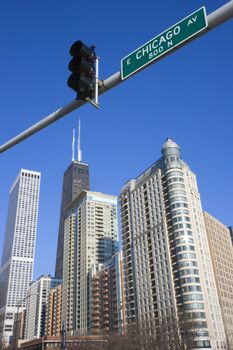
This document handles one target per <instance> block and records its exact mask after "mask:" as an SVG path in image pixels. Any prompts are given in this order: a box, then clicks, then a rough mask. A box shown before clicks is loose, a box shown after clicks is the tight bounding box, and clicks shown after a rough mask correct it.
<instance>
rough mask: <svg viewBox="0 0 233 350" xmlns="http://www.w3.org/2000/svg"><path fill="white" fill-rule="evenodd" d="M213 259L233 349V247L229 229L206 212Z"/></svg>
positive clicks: (226, 329)
mask: <svg viewBox="0 0 233 350" xmlns="http://www.w3.org/2000/svg"><path fill="white" fill-rule="evenodd" d="M204 218H205V224H206V231H207V235H208V240H209V245H210V251H211V258H212V263H213V266H214V272H215V278H216V282H217V287H218V296H219V301H220V306H221V310H222V315H223V321H224V326H225V331H226V336H227V341H228V348H229V349H233V247H232V244H231V236H230V232H229V229H228V228H227V227H226V226H225V225H224V224H223V223H221V222H220V221H218V220H217V219H216V218H214V217H213V216H212V215H210V214H209V213H207V212H204Z"/></svg>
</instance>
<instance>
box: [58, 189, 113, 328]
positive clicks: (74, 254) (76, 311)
mask: <svg viewBox="0 0 233 350" xmlns="http://www.w3.org/2000/svg"><path fill="white" fill-rule="evenodd" d="M67 213H68V215H67V218H66V220H65V231H64V259H63V288H62V323H63V324H64V327H65V329H66V331H67V332H77V334H80V335H85V334H87V333H89V332H90V331H91V305H92V300H91V298H90V286H91V283H90V282H91V268H92V267H93V266H97V265H98V264H100V263H105V262H106V261H107V260H109V259H111V258H112V256H113V255H114V254H115V252H116V250H117V248H118V245H117V240H118V227H117V197H115V196H110V195H107V194H102V193H98V192H90V191H83V192H82V193H81V194H80V195H79V196H78V197H77V198H76V199H75V200H74V201H73V202H72V203H71V204H70V205H69V206H68V207H67Z"/></svg>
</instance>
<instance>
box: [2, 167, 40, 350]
mask: <svg viewBox="0 0 233 350" xmlns="http://www.w3.org/2000/svg"><path fill="white" fill-rule="evenodd" d="M40 177H41V176H40V173H38V172H35V171H31V170H25V169H21V171H20V173H19V175H18V177H17V178H16V180H15V182H14V184H13V186H12V187H11V190H10V201H9V208H8V216H7V224H6V232H5V240H4V248H3V255H2V263H1V269H0V336H2V337H5V339H6V341H7V343H8V342H9V341H11V339H12V337H13V324H14V318H15V314H16V313H17V312H18V311H19V307H21V308H22V307H25V305H26V296H27V289H28V287H29V284H30V283H31V281H32V276H33V269H34V256H35V243H36V231H37V217H38V205H39V192H40Z"/></svg>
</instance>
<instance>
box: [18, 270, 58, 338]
mask: <svg viewBox="0 0 233 350" xmlns="http://www.w3.org/2000/svg"><path fill="white" fill-rule="evenodd" d="M59 284H61V280H60V279H55V278H53V277H51V276H49V275H42V276H40V277H39V278H38V279H37V280H36V281H34V282H32V283H31V285H30V287H29V288H28V292H27V305H26V327H25V339H27V340H32V339H34V338H40V337H43V336H44V335H45V321H46V305H47V302H48V298H49V292H50V289H51V288H54V287H56V286H57V285H59Z"/></svg>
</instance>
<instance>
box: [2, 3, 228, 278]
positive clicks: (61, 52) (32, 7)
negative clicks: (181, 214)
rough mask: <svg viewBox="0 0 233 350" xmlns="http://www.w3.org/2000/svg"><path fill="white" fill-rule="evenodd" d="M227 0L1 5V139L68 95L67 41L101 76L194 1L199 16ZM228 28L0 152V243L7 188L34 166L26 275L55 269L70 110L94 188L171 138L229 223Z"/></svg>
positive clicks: (118, 180) (130, 172)
mask: <svg viewBox="0 0 233 350" xmlns="http://www.w3.org/2000/svg"><path fill="white" fill-rule="evenodd" d="M225 3H226V1H220V0H211V1H210V0H203V1H199V0H196V1H192V0H189V1H187V0H180V1H174V0H163V1H145V2H143V4H142V3H141V2H135V1H128V2H126V1H123V0H118V1H116V2H107V1H101V2H94V1H89V2H80V1H79V2H78V1H75V0H69V1H62V0H61V1H55V0H50V1H48V0H47V1H45V0H41V1H31V0H30V1H29V0H23V1H16V0H15V1H12V0H9V1H4V2H1V5H0V38H1V58H0V60H1V65H0V76H1V79H0V91H1V112H0V118H1V131H0V144H3V143H4V142H6V141H7V140H9V139H10V138H12V137H14V136H15V135H17V134H18V133H20V132H21V131H23V130H24V129H26V128H28V127H29V126H31V125H33V124H34V123H35V122H37V121H39V120H40V119H42V118H44V117H45V116H47V115H48V114H50V113H51V112H53V111H55V110H57V109H58V108H60V107H62V106H64V105H66V104H67V103H69V102H70V101H72V100H73V99H74V98H75V95H74V93H73V91H72V90H71V89H69V88H68V87H67V86H66V80H67V78H68V76H69V72H68V69H67V66H68V63H69V60H70V56H69V48H70V46H71V44H72V43H73V42H74V41H75V40H78V39H81V40H83V41H84V42H85V43H87V44H88V45H92V44H95V45H96V48H97V53H98V55H99V56H100V57H101V61H100V78H103V79H104V78H107V77H109V76H110V75H112V74H114V73H115V72H117V71H119V70H120V60H121V58H123V57H124V56H126V55H127V54H128V53H130V52H131V51H133V50H134V49H136V48H137V47H138V46H140V45H142V44H143V43H145V42H146V41H148V40H149V39H151V38H153V37H154V36H155V35H157V34H159V33H160V32H162V31H163V30H165V29H166V28H168V27H170V26H171V25H173V24H175V23H176V22H178V21H179V20H181V19H182V18H184V17H186V16H187V15H189V14H190V13H192V12H193V11H195V10H196V9H198V8H200V7H201V6H203V5H204V6H206V9H207V14H209V13H211V12H212V11H214V10H215V9H217V8H218V7H220V6H222V5H223V4H225ZM232 33H233V20H231V21H229V22H227V23H225V24H223V25H221V26H220V27H218V28H216V29H214V30H213V31H211V32H209V33H208V34H207V35H204V36H202V37H201V38H199V39H198V40H195V41H193V42H192V43H191V44H189V45H186V46H184V47H183V48H181V49H180V50H178V51H177V52H175V53H173V54H171V55H169V56H168V57H166V58H165V59H163V60H161V61H159V62H158V63H156V64H154V65H152V66H151V67H149V68H148V69H146V70H144V71H142V72H140V73H138V74H136V75H135V76H134V77H133V78H132V79H129V80H127V81H126V82H125V83H123V84H121V85H120V86H118V87H116V88H114V89H112V90H111V91H109V92H107V93H106V94H104V95H102V96H101V98H100V103H101V108H100V109H99V110H96V109H94V108H93V107H92V106H84V107H82V108H80V109H78V110H76V111H74V112H73V113H71V114H70V115H68V116H66V117H65V118H63V119H61V120H60V121H58V122H56V123H55V124H52V125H51V126H49V127H48V128H46V129H44V130H42V131H41V132H39V133H38V134H36V135H34V136H32V137H30V138H29V139H27V140H25V141H24V142H22V143H20V144H18V145H17V146H15V147H14V148H12V149H10V150H8V151H7V152H5V153H2V154H0V169H1V171H0V250H1V249H2V245H3V238H4V232H5V224H6V215H7V207H8V199H9V189H10V187H11V184H12V183H13V181H14V179H15V178H16V176H17V174H18V172H19V169H20V168H26V169H31V170H37V171H40V172H41V173H42V181H41V196H40V210H39V220H38V234H37V247H36V260H35V274H34V277H35V278H36V277H38V275H40V274H42V273H51V274H53V273H54V264H55V254H56V244H57V233H58V222H59V210H60V200H61V187H62V178H63V172H64V170H65V169H66V167H67V166H68V165H69V163H70V161H71V141H72V128H73V127H75V126H76V125H77V124H78V117H79V116H80V117H81V124H82V135H81V138H82V141H81V142H82V151H83V160H84V161H85V162H87V163H89V165H90V175H91V189H92V190H95V191H100V192H104V193H108V194H115V195H117V194H118V193H119V191H120V189H121V187H122V186H123V184H124V183H125V182H126V181H127V180H128V179H129V178H132V177H135V176H137V175H138V174H139V173H141V172H142V171H143V170H144V169H145V168H147V167H148V166H149V165H150V164H152V163H153V162H154V161H155V160H157V159H158V158H159V157H160V154H161V153H160V150H161V147H162V144H163V143H164V141H165V140H166V138H167V137H172V138H173V139H174V140H175V141H176V142H177V143H178V144H179V145H180V147H181V152H182V157H183V159H184V160H185V161H186V162H187V163H188V164H189V165H190V167H191V169H192V170H193V171H194V172H195V173H196V174H197V178H198V184H199V190H200V193H201V198H202V204H203V207H204V209H206V210H207V211H209V212H210V213H211V214H212V215H214V216H215V217H216V218H218V219H219V220H221V221H222V222H223V223H225V224H226V225H232V224H233V216H232V213H233V210H232V198H233V186H232V178H233V161H232V159H233V156H232V151H233V118H232V117H233V112H232V107H233V104H232V101H233V92H232V91H233V70H232V62H233V45H232Z"/></svg>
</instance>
